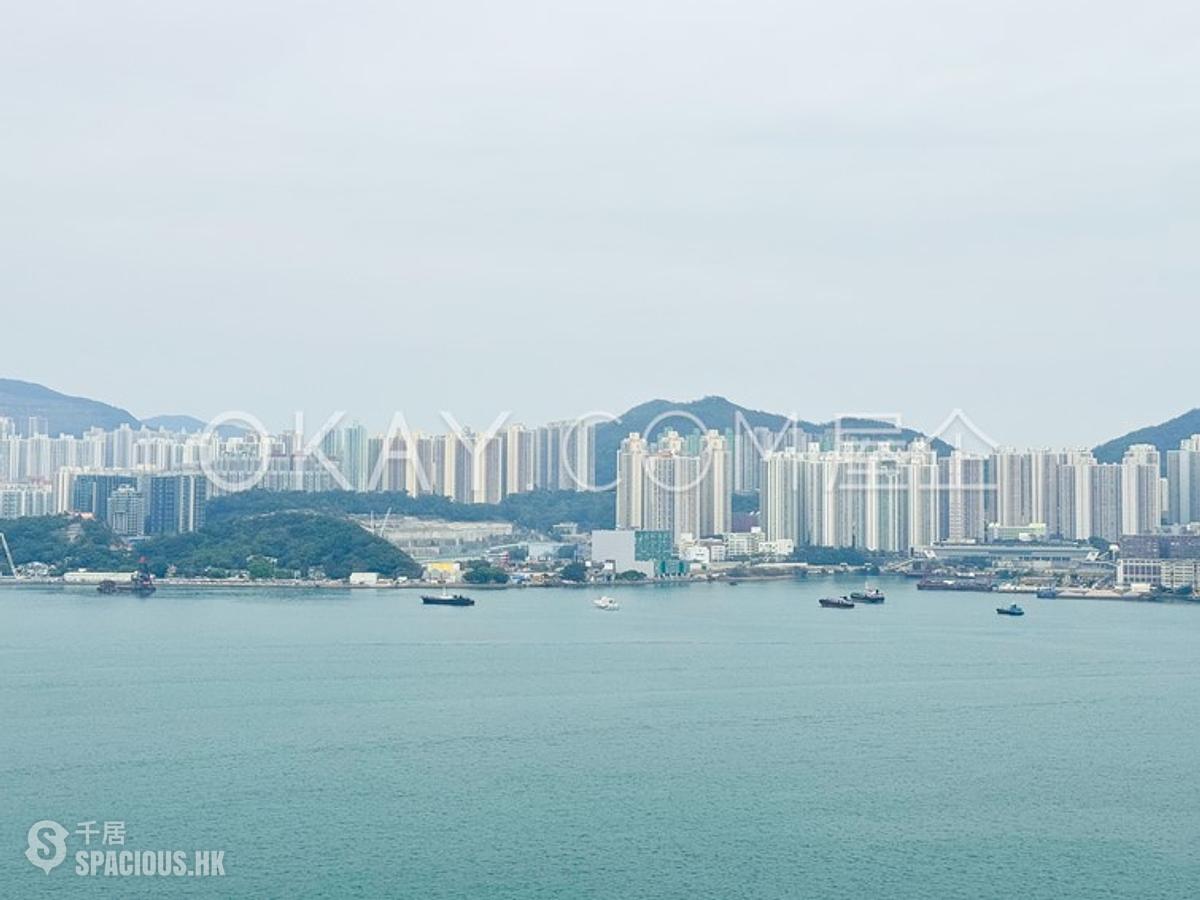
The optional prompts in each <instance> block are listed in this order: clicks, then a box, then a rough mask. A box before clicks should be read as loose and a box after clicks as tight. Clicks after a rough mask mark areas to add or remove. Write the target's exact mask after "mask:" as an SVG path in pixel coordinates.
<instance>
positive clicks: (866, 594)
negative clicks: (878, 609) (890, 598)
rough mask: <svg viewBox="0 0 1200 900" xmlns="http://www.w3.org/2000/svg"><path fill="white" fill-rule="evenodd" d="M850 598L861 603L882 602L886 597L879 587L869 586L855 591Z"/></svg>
mask: <svg viewBox="0 0 1200 900" xmlns="http://www.w3.org/2000/svg"><path fill="white" fill-rule="evenodd" d="M850 599H851V600H855V601H857V602H859V603H882V602H883V600H884V597H883V591H881V590H879V588H867V589H866V590H865V591H855V592H854V593H852V594H851V595H850Z"/></svg>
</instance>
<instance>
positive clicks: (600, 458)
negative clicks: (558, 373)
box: [596, 396, 950, 485]
mask: <svg viewBox="0 0 1200 900" xmlns="http://www.w3.org/2000/svg"><path fill="white" fill-rule="evenodd" d="M668 413H676V415H674V416H672V417H671V418H662V419H661V420H660V421H659V422H658V424H657V425H655V428H654V433H653V434H647V433H646V429H647V428H649V426H650V424H651V423H652V422H654V421H655V419H658V418H659V417H660V416H665V415H666V414H668ZM739 414H740V415H741V417H742V420H743V421H744V422H745V425H746V426H749V427H750V428H769V429H771V430H772V431H773V432H775V433H778V432H779V431H781V430H782V429H783V428H784V427H785V426H786V425H787V424H788V420H787V417H786V416H782V415H779V414H778V413H771V412H765V411H763V410H759V409H749V408H747V407H745V406H739V405H738V404H736V403H734V402H732V401H731V400H727V399H725V398H724V397H717V396H709V397H703V398H701V399H699V400H692V401H689V402H687V403H680V402H677V401H673V400H650V401H649V402H647V403H642V404H640V405H639V406H635V407H633V408H632V409H630V410H628V411H627V412H626V413H624V414H623V415H622V416H621V418H620V419H618V420H617V421H616V422H605V423H603V424H601V425H598V426H597V427H596V483H597V484H601V485H603V484H610V483H612V481H613V480H614V479H615V478H616V471H617V450H619V449H620V446H621V441H622V440H624V439H625V438H626V437H627V436H628V435H629V432H631V431H636V432H638V433H639V434H641V435H642V437H645V438H647V439H650V440H653V439H654V438H655V437H657V436H658V434H659V433H660V432H662V431H665V430H666V429H668V428H673V429H675V430H676V431H678V432H679V433H680V434H687V433H690V432H691V431H692V430H694V429H695V428H696V427H697V426H696V423H695V422H694V421H693V420H692V419H691V418H690V417H691V416H694V417H695V418H696V419H699V420H700V421H701V422H703V423H704V425H705V427H706V428H715V429H717V430H718V431H726V430H733V429H734V428H735V425H736V423H737V422H738V415H739ZM842 424H843V426H853V427H854V428H855V429H856V430H857V431H858V433H859V435H860V436H865V435H866V434H868V433H870V430H871V429H872V428H874V427H876V426H877V427H878V434H879V435H880V436H881V437H890V438H895V437H899V439H900V440H903V441H911V440H914V439H916V438H918V437H921V433H920V432H918V431H914V430H912V429H911V428H904V429H902V430H901V431H900V434H899V435H898V436H897V435H895V434H893V433H892V432H891V430H890V426H886V425H884V424H883V423H880V422H874V421H869V420H865V419H844V420H843V422H842ZM796 425H797V427H798V428H800V429H801V430H802V431H804V432H806V433H808V434H810V435H812V436H813V437H817V438H819V437H821V436H823V435H825V434H827V433H829V432H831V431H832V429H833V423H832V422H829V423H825V424H818V423H815V422H807V421H804V420H799V421H797V423H796ZM934 448H935V449H936V450H937V451H938V452H939V453H949V451H950V448H949V446H948V445H946V444H944V443H942V442H941V441H934Z"/></svg>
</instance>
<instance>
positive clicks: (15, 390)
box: [0, 378, 141, 437]
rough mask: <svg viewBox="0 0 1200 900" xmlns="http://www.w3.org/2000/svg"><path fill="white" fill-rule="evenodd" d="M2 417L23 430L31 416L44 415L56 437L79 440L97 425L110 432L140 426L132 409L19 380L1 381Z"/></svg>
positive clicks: (50, 431) (0, 401) (0, 402)
mask: <svg viewBox="0 0 1200 900" xmlns="http://www.w3.org/2000/svg"><path fill="white" fill-rule="evenodd" d="M0 416H7V417H9V418H11V419H14V420H15V421H16V423H17V427H18V428H21V429H23V428H24V426H25V423H26V421H27V420H28V419H29V417H30V416H43V417H45V419H46V424H47V430H48V431H49V433H50V434H51V435H55V436H57V435H59V434H73V435H76V436H77V437H78V436H81V435H82V434H83V433H84V432H85V431H87V430H88V429H89V428H92V427H96V426H98V427H100V428H104V429H105V430H106V431H108V430H111V429H114V428H118V427H120V426H121V425H129V426H130V427H131V428H135V427H137V426H139V425H141V422H140V420H139V419H138V418H137V417H136V416H134V415H133V413H131V412H129V410H126V409H121V408H120V407H118V406H110V405H109V404H107V403H102V402H100V401H99V400H91V399H89V398H87V397H76V396H72V395H71V394H63V393H60V392H58V391H56V390H53V389H51V388H48V387H46V386H45V385H41V384H36V383H34V382H32V381H21V380H19V379H16V378H0Z"/></svg>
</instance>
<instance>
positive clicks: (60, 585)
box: [0, 570, 1200, 606]
mask: <svg viewBox="0 0 1200 900" xmlns="http://www.w3.org/2000/svg"><path fill="white" fill-rule="evenodd" d="M814 574H815V575H818V576H819V577H834V576H837V575H843V576H844V575H848V574H854V573H847V572H840V571H834V572H830V571H821V572H814V571H812V570H808V571H800V572H794V573H789V574H786V575H738V576H736V577H729V576H717V577H712V578H673V579H646V580H644V581H624V582H590V583H575V582H566V581H560V582H547V581H543V582H537V583H530V582H509V583H508V584H470V583H468V582H462V581H459V582H425V581H411V582H399V583H393V582H381V583H376V584H350V583H349V582H347V581H335V580H321V581H310V580H303V579H256V580H250V579H211V578H159V579H155V582H154V584H155V587H156V588H157V589H159V590H164V591H167V592H168V593H169V592H170V591H172V590H214V591H221V590H238V589H241V590H246V589H251V590H273V591H278V590H285V591H298V592H304V591H353V592H360V591H440V590H442V589H443V588H445V589H447V590H455V591H470V592H481V591H486V592H489V593H490V592H496V591H511V590H544V589H554V588H563V589H570V590H594V591H609V590H619V589H626V588H667V587H672V588H675V587H693V586H697V585H721V584H724V585H727V586H736V585H738V584H741V583H743V582H749V583H763V582H803V581H804V580H805V579H806V578H807V577H808V576H810V575H814ZM876 577H878V578H879V579H880V580H881V581H904V580H907V579H905V578H904V576H901V575H894V574H889V573H880V574H879V575H878V576H876ZM0 587H14V588H21V589H37V588H41V589H56V588H57V589H61V590H72V591H80V592H89V593H94V592H95V585H92V584H80V583H72V582H68V581H66V580H65V579H64V578H63V577H62V576H57V577H50V576H43V577H31V578H13V577H12V576H3V577H0ZM935 592H936V593H972V594H975V593H989V594H996V595H1001V596H1011V595H1012V594H1014V593H1031V591H1021V590H1019V589H1009V590H1003V589H994V590H991V591H974V592H970V591H959V592H955V591H935ZM1055 599H1060V600H1107V601H1123V602H1126V603H1152V604H1177V605H1189V604H1195V605H1198V606H1200V598H1188V597H1179V596H1174V595H1170V594H1162V595H1153V594H1133V593H1127V592H1122V591H1117V590H1113V589H1106V588H1059V594H1058V597H1057V598H1055ZM1046 602H1053V600H1048V601H1046Z"/></svg>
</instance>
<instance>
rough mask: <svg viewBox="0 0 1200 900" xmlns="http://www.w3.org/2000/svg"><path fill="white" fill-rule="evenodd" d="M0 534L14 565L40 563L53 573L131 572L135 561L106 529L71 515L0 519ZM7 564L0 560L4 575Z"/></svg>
mask: <svg viewBox="0 0 1200 900" xmlns="http://www.w3.org/2000/svg"><path fill="white" fill-rule="evenodd" d="M0 532H4V536H5V537H6V538H7V539H8V546H9V549H10V550H11V551H12V555H13V562H14V563H16V565H18V566H20V565H24V564H25V563H31V562H41V563H46V564H47V565H49V566H51V567H52V568H53V569H54V570H55V572H57V573H62V572H64V571H67V570H68V569H92V570H95V571H109V570H113V569H118V570H120V569H123V568H124V569H130V570H131V571H132V568H133V562H134V560H133V559H132V558H131V557H130V554H129V552H128V551H127V550H126V549H124V548H123V547H122V545H121V543H120V541H119V540H117V539H116V538H115V537H114V536H113V533H112V532H111V531H109V530H108V527H107V526H105V525H104V524H102V523H100V522H94V521H91V520H88V519H78V518H72V517H71V516H37V517H32V518H25V519H9V520H0ZM7 565H8V563H7V561H6V560H0V569H2V570H3V574H5V575H8V574H11V573H9V572H8V571H7Z"/></svg>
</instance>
